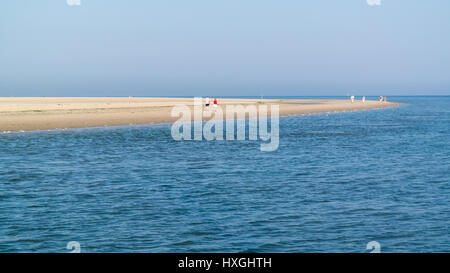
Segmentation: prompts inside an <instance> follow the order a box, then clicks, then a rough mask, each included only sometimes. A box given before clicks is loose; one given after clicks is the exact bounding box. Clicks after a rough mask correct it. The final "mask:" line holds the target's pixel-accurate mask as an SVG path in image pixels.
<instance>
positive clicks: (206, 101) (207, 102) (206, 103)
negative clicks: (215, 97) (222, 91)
mask: <svg viewBox="0 0 450 273" xmlns="http://www.w3.org/2000/svg"><path fill="white" fill-rule="evenodd" d="M205 106H206V109H207V110H209V96H207V97H206V99H205Z"/></svg>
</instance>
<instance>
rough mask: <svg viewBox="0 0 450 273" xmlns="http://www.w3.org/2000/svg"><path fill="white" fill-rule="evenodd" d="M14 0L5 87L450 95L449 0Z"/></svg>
mask: <svg viewBox="0 0 450 273" xmlns="http://www.w3.org/2000/svg"><path fill="white" fill-rule="evenodd" d="M381 1H382V2H381V5H380V6H369V5H368V4H367V2H366V0H343V1H337V0H308V1H302V0H283V1H275V0H164V1H163V0H158V1H152V0H132V1H125V0H120V1H119V0H81V5H80V6H69V5H68V4H67V3H66V0H34V1H32V0H28V1H27V0H7V1H2V2H1V3H0V96H41V95H46V96H128V95H133V96H180V95H181V96H195V95H212V96H225V95H228V96H236V95H260V94H264V95H267V96H268V95H299V96H302V95H346V94H348V93H354V94H356V95H363V94H364V95H417V94H425V95H431V94H444V95H450V17H449V15H450V1H449V0H381Z"/></svg>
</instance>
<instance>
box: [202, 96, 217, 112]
mask: <svg viewBox="0 0 450 273" xmlns="http://www.w3.org/2000/svg"><path fill="white" fill-rule="evenodd" d="M213 105H214V112H215V111H216V109H217V99H216V98H214V101H213ZM205 106H206V110H208V111H209V110H210V108H209V106H210V100H209V96H207V97H206V99H205Z"/></svg>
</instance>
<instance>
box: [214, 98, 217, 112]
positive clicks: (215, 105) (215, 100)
mask: <svg viewBox="0 0 450 273" xmlns="http://www.w3.org/2000/svg"><path fill="white" fill-rule="evenodd" d="M216 109H217V99H216V98H214V112H215V111H216Z"/></svg>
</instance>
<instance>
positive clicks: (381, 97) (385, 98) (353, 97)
mask: <svg viewBox="0 0 450 273" xmlns="http://www.w3.org/2000/svg"><path fill="white" fill-rule="evenodd" d="M383 100H384V102H387V97H384V98H383V96H380V97H379V98H378V101H379V102H383ZM350 101H351V102H352V103H353V102H355V96H354V95H351V96H350ZM361 101H362V103H366V96H363V97H362V99H361Z"/></svg>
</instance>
